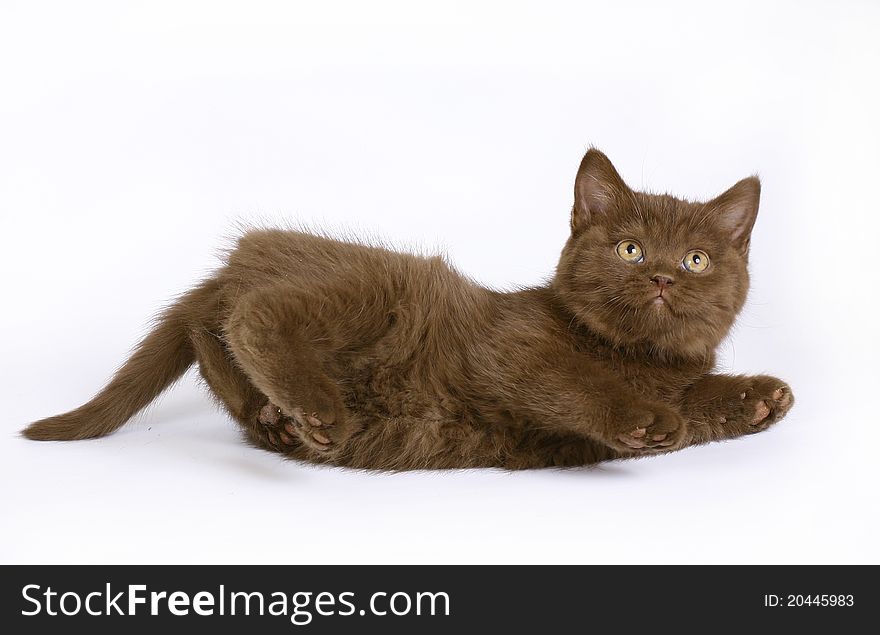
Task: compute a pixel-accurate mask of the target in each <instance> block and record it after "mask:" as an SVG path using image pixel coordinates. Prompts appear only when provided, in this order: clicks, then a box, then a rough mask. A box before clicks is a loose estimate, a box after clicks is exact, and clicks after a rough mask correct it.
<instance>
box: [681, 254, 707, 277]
mask: <svg viewBox="0 0 880 635" xmlns="http://www.w3.org/2000/svg"><path fill="white" fill-rule="evenodd" d="M681 266H682V267H684V269H685V270H686V271H690V272H691V273H703V272H704V271H705V270H706V269H707V268H708V266H709V256H707V255H706V252H705V251H700V250H699V249H694V250H691V251H689V252H687V255H686V256H685V257H684V260H682V261H681Z"/></svg>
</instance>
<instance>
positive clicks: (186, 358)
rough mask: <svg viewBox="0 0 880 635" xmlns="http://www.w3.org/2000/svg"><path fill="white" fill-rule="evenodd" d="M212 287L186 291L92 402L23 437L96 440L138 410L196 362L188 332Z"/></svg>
mask: <svg viewBox="0 0 880 635" xmlns="http://www.w3.org/2000/svg"><path fill="white" fill-rule="evenodd" d="M212 286H213V285H212V283H211V282H208V283H205V284H203V285H201V286H199V287H197V288H195V289H193V290H191V291H189V292H188V293H186V294H184V295H183V297H181V298H180V300H179V301H178V302H176V303H175V304H174V305H172V306H171V307H169V308H168V309H167V310H166V311H165V312H164V313H163V314H162V315H160V316H159V318H158V319H157V320H156V326H155V327H154V328H153V330H152V331H151V332H150V333H149V334H147V336H146V337H145V338H144V339H143V340H141V342H140V343H139V344H138V346H137V347H136V348H135V351H134V353H133V354H132V356H131V357H130V358H129V359H128V361H126V362H125V364H123V365H122V367H121V368H120V369H119V370H118V371H117V372H116V374H115V375H114V376H113V378H112V379H111V380H110V383H108V384H107V386H105V387H104V389H103V390H101V391H100V392H99V393H98V394H97V395H96V396H95V397H94V398H93V399H92V400H91V401H89V402H88V403H86V404H84V405H82V406H80V407H79V408H77V409H76V410H72V411H70V412H68V413H65V414H62V415H57V416H55V417H49V418H48V419H42V420H40V421H37V422H35V423H32V424H31V425H29V426H28V427H27V428H25V429H24V430H23V431H22V435H24V436H25V437H27V438H28V439H33V440H35V441H69V440H74V439H90V438H93V437H101V436H104V435H106V434H110V433H111V432H113V431H114V430H116V429H117V428H119V427H121V426H122V425H123V424H124V423H125V422H126V421H128V420H129V419H131V417H133V416H134V415H135V414H137V413H138V412H140V411H141V410H143V409H144V408H145V407H146V406H147V405H148V404H149V403H150V402H151V401H153V399H155V398H156V397H158V396H159V394H160V393H161V392H162V391H164V390H165V389H166V388H168V386H170V385H171V384H173V383H174V382H175V381H176V380H177V379H179V378H180V376H181V375H183V373H184V372H186V370H187V368H189V367H190V366H191V365H192V363H193V362H194V361H195V352H194V349H193V346H192V344H191V342H190V337H189V332H190V328H192V326H193V322H194V319H193V318H194V316H196V315H197V313H198V311H197V309H199V308H204V306H205V304H206V302H205V301H206V300H208V299H209V298H210V297H211V296H212V295H213V293H212V292H213V289H212Z"/></svg>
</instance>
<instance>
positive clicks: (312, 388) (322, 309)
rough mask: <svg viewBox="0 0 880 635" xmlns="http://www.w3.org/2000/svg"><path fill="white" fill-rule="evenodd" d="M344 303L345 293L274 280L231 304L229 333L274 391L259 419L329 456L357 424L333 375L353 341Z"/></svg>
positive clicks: (284, 440)
mask: <svg viewBox="0 0 880 635" xmlns="http://www.w3.org/2000/svg"><path fill="white" fill-rule="evenodd" d="M344 303H346V299H345V298H344V297H342V296H341V295H339V294H330V293H327V294H320V295H318V294H315V295H309V294H303V293H301V292H299V291H298V290H296V289H294V288H292V287H290V286H287V285H275V286H270V287H266V288H261V289H256V290H253V291H251V292H249V293H247V294H245V295H244V296H242V297H241V298H239V299H238V300H237V301H236V304H235V306H234V307H233V309H232V312H231V314H230V317H229V319H228V321H227V323H226V326H225V337H226V340H227V342H228V343H229V348H230V350H231V351H232V353H233V355H234V356H235V359H236V361H237V362H238V363H239V364H240V366H241V368H242V369H243V370H244V372H245V373H246V374H247V376H248V377H249V378H250V380H251V381H252V382H253V384H254V385H255V386H256V387H257V388H258V389H259V391H260V392H262V393H263V394H264V395H266V396H267V397H268V399H269V403H268V404H266V405H265V406H264V407H263V408H262V409H261V411H260V415H259V420H260V422H261V423H263V425H265V426H266V427H267V428H269V430H270V431H271V432H272V433H273V434H274V435H275V436H277V439H278V440H279V442H280V443H281V444H282V445H292V444H294V443H296V444H297V445H298V444H299V443H302V444H304V445H305V446H306V447H307V448H309V450H311V451H312V452H313V453H317V454H318V455H321V456H327V455H332V454H334V453H338V452H340V451H341V450H342V449H344V445H345V442H346V441H347V440H348V438H349V437H350V436H351V435H352V433H353V432H355V425H354V423H353V419H352V418H351V417H350V416H349V415H348V412H347V410H346V407H345V404H344V403H343V399H342V394H341V391H340V387H339V383H338V380H337V379H334V377H337V376H338V374H339V373H338V369H337V368H336V367H337V365H338V355H339V351H340V350H341V349H343V348H345V347H348V346H351V345H352V341H351V337H352V334H351V333H347V332H346V331H345V328H344V325H345V319H346V314H347V311H345V308H346V307H344V306H340V304H344ZM325 314H326V316H328V317H325ZM288 442H290V443H288Z"/></svg>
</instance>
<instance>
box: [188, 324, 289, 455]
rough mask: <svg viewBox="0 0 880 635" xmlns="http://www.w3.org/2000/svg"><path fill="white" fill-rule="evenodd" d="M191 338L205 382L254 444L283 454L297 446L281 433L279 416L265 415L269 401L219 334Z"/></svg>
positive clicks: (195, 333)
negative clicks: (239, 364) (250, 379)
mask: <svg viewBox="0 0 880 635" xmlns="http://www.w3.org/2000/svg"><path fill="white" fill-rule="evenodd" d="M190 339H191V341H192V344H193V348H194V349H195V353H196V360H197V362H198V365H199V371H200V373H201V375H202V378H203V379H204V380H205V383H207V384H208V387H209V388H210V389H211V392H213V393H214V395H215V396H216V397H217V399H218V400H219V401H220V402H221V403H222V404H223V405H224V406H225V407H226V410H227V411H228V412H229V414H230V415H231V416H232V417H233V418H234V419H235V420H236V421H237V422H238V423H239V424H240V425H241V426H242V428H243V429H244V432H245V434H246V435H247V437H248V439H249V440H250V441H251V442H252V443H253V444H254V445H256V446H258V447H261V448H263V449H265V450H270V451H274V452H281V453H283V454H290V453H291V452H293V450H295V449H296V448H297V447H299V444H298V442H297V443H295V442H294V440H293V439H292V438H290V437H289V436H288V435H286V434H285V433H283V428H282V427H281V425H283V422H280V421H279V419H280V418H279V417H269V416H267V415H266V412H267V410H269V409H268V407H269V406H271V404H270V402H269V400H268V398H267V397H266V396H265V395H263V394H262V393H260V391H259V390H257V389H256V388H255V387H254V385H253V384H252V383H251V382H250V381H249V380H248V378H247V376H246V375H245V374H244V373H243V372H242V370H241V369H240V368H239V367H238V365H237V364H236V362H235V359H234V358H233V357H232V355H231V353H230V352H229V350H228V349H227V347H226V343H225V342H224V341H223V340H222V339H221V337H220V336H219V335H217V334H216V333H213V332H211V331H209V330H207V329H200V330H193V332H192V333H191V334H190ZM273 408H274V407H273ZM279 423H281V425H279Z"/></svg>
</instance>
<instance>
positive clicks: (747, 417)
mask: <svg viewBox="0 0 880 635" xmlns="http://www.w3.org/2000/svg"><path fill="white" fill-rule="evenodd" d="M793 404H794V395H793V394H792V391H791V388H790V387H789V386H788V385H787V384H786V383H785V382H784V381H782V380H781V379H777V378H776V377H770V376H767V375H757V376H747V375H705V376H704V377H702V378H700V379H699V380H697V381H696V382H695V383H694V384H693V386H691V387H690V388H689V389H688V391H687V392H686V393H685V394H684V396H683V397H682V399H681V402H680V408H681V411H682V413H683V414H684V415H685V417H686V418H687V419H688V421H689V423H688V439H687V443H688V444H689V445H695V444H700V443H708V442H710V441H720V440H723V439H735V438H736V437H740V436H743V435H746V434H754V433H756V432H762V431H763V430H766V429H767V428H769V427H770V426H771V425H773V424H774V423H776V422H777V421H779V420H780V419H782V418H783V417H784V416H785V415H786V414H787V413H788V411H789V410H790V409H791V407H792V405H793Z"/></svg>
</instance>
